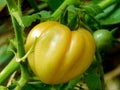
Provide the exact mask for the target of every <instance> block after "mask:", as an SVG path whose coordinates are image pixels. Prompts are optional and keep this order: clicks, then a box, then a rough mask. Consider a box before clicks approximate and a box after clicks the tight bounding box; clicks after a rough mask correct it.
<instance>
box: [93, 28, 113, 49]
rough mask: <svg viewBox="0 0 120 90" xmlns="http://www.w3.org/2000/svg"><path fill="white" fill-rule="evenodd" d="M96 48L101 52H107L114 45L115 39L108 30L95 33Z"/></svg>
mask: <svg viewBox="0 0 120 90" xmlns="http://www.w3.org/2000/svg"><path fill="white" fill-rule="evenodd" d="M93 36H94V39H95V42H96V46H97V48H98V49H99V51H105V50H107V49H108V48H110V46H111V45H112V41H113V39H114V37H113V35H112V33H111V32H110V31H108V30H106V29H100V30H97V31H95V32H94V33H93Z"/></svg>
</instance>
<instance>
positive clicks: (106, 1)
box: [98, 0, 116, 9]
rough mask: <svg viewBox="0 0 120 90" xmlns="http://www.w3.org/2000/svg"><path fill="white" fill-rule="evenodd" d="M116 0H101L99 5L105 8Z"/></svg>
mask: <svg viewBox="0 0 120 90" xmlns="http://www.w3.org/2000/svg"><path fill="white" fill-rule="evenodd" d="M115 2H116V0H103V1H102V2H100V3H99V4H98V5H99V6H100V7H101V8H102V9H105V8H107V7H108V6H110V5H111V4H113V3H115Z"/></svg>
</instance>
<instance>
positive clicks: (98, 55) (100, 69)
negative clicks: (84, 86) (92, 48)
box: [95, 50, 105, 90]
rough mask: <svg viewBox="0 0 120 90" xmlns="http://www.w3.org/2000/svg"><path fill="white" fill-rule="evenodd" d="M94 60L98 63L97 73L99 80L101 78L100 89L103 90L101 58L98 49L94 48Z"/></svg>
mask: <svg viewBox="0 0 120 90" xmlns="http://www.w3.org/2000/svg"><path fill="white" fill-rule="evenodd" d="M95 55H96V60H97V64H98V73H99V75H100V80H101V87H100V90H105V81H104V71H103V66H102V58H101V55H100V53H99V51H98V50H96V53H95Z"/></svg>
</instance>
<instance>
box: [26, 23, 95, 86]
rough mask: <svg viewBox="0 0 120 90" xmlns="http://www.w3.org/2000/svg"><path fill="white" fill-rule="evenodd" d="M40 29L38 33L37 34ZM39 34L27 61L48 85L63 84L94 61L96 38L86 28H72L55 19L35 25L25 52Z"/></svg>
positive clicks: (27, 41) (82, 71)
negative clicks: (72, 29)
mask: <svg viewBox="0 0 120 90" xmlns="http://www.w3.org/2000/svg"><path fill="white" fill-rule="evenodd" d="M36 32H37V34H35V33H36ZM36 37H37V42H36V44H35V48H34V51H33V52H32V53H31V54H29V55H28V63H29V65H30V67H31V69H32V70H33V72H34V73H35V74H36V76H38V77H39V79H40V80H41V81H42V82H44V83H46V84H60V83H65V82H68V81H69V80H71V79H74V78H75V77H76V76H79V75H80V74H82V73H84V72H85V70H86V69H87V68H88V67H89V65H90V64H91V62H92V60H93V56H94V53H95V41H94V38H93V36H92V35H91V34H90V32H88V31H87V30H85V29H84V28H79V29H78V30H76V31H70V29H69V28H68V27H66V26H65V25H62V24H60V23H58V22H55V21H47V22H43V23H40V24H38V25H36V26H35V27H34V28H33V29H32V30H31V31H30V33H29V35H28V37H27V40H26V46H25V47H26V52H27V51H28V50H29V49H30V47H31V46H32V44H33V43H34V41H35V38H36Z"/></svg>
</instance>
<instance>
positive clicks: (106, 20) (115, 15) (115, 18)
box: [100, 5, 120, 25]
mask: <svg viewBox="0 0 120 90" xmlns="http://www.w3.org/2000/svg"><path fill="white" fill-rule="evenodd" d="M105 13H106V12H105ZM100 23H101V24H102V25H111V24H118V23H120V5H118V6H116V7H115V8H114V10H112V11H111V12H110V13H109V14H108V15H107V16H106V17H103V18H101V19H100Z"/></svg>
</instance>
